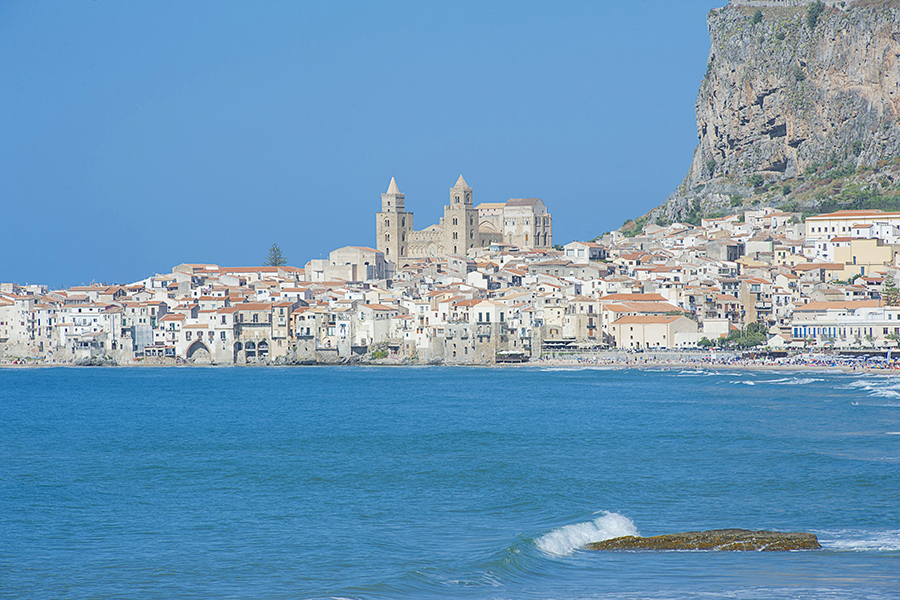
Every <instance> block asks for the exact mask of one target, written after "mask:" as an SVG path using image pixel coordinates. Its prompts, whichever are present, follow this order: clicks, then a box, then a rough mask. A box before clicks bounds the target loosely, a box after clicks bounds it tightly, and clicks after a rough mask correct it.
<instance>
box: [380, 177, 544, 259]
mask: <svg viewBox="0 0 900 600" xmlns="http://www.w3.org/2000/svg"><path fill="white" fill-rule="evenodd" d="M472 198H473V193H472V188H471V187H469V184H468V183H466V180H465V179H464V178H463V176H462V175H460V176H459V179H457V180H456V185H454V186H453V187H452V188H450V203H449V204H447V205H445V206H444V216H443V217H442V218H441V220H440V222H439V223H437V224H435V225H431V226H429V227H426V228H425V229H422V230H420V231H416V230H415V229H414V228H413V213H412V212H407V210H406V196H405V194H403V193H402V192H401V191H400V190H399V188H398V187H397V182H396V180H395V179H394V178H393V177H392V178H391V183H390V185H389V186H388V189H387V192H385V193H384V194H382V195H381V212H379V213H377V214H376V217H375V220H376V236H377V243H376V246H377V248H378V250H379V251H381V252H383V253H384V257H385V259H386V260H389V261H393V262H394V263H395V264H396V263H399V261H400V260H402V259H405V258H424V257H429V256H435V257H437V256H441V257H443V256H465V255H466V254H467V253H468V252H469V250H472V249H474V248H484V247H486V246H488V245H489V244H491V243H494V242H506V243H509V244H512V245H515V246H518V247H520V248H549V247H552V245H553V235H552V221H551V216H550V214H549V213H548V212H547V207H546V206H544V203H543V202H542V201H541V199H540V198H514V199H511V200H509V201H508V202H505V203H489V204H481V205H479V206H478V208H475V206H474V204H473V200H472Z"/></svg>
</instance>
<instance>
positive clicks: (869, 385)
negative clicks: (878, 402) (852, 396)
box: [846, 377, 900, 398]
mask: <svg viewBox="0 0 900 600" xmlns="http://www.w3.org/2000/svg"><path fill="white" fill-rule="evenodd" d="M846 387H847V389H851V390H862V391H864V392H868V394H867V395H868V396H871V397H874V398H900V382H898V381H897V380H896V379H895V378H893V377H881V378H866V379H860V380H857V381H854V382H851V383H848V384H847V386H846Z"/></svg>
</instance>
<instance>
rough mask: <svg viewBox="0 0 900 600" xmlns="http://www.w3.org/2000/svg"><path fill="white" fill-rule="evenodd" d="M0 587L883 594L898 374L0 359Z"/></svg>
mask: <svg viewBox="0 0 900 600" xmlns="http://www.w3.org/2000/svg"><path fill="white" fill-rule="evenodd" d="M730 527H738V528H747V529H771V530H779V531H810V532H813V533H815V534H816V535H818V537H819V540H820V542H821V544H822V545H823V547H824V548H823V549H822V550H816V551H802V552H734V553H732V552H696V551H695V552H614V553H601V552H592V551H587V550H584V549H583V546H584V545H585V544H586V543H588V542H591V541H597V540H601V539H606V538H609V537H616V536H619V535H627V534H638V533H639V534H640V535H658V534H665V533H674V532H680V531H693V530H702V529H715V528H730ZM0 597H3V598H54V599H55V598H79V599H81V598H204V599H206V598H253V599H260V598H261V599H267V598H286V599H287V598H291V599H293V598H373V599H380V598H416V599H428V598H472V599H478V598H486V599H507V598H509V599H514V598H525V599H528V598H536V599H544V598H559V599H581V598H584V599H588V598H629V599H630V598H634V599H637V598H651V599H670V598H672V599H674V598H679V599H680V598H696V599H703V600H708V599H716V598H728V599H737V598H750V599H757V598H759V599H763V598H766V599H768V598H816V599H818V598H848V599H850V598H852V599H861V598H863V599H864V598H872V599H881V598H900V377H887V376H877V375H848V374H840V373H822V372H774V371H758V372H742V371H721V372H715V371H699V372H695V371H690V372H687V371H685V372H680V371H678V370H672V371H649V370H603V369H574V368H573V369H565V368H562V369H552V368H536V367H529V368H493V369H491V368H440V367H423V368H417V367H406V368H390V367H381V368H374V367H373V368H367V367H281V368H279V367H272V368H238V367H232V368H160V369H155V368H41V369H12V368H7V369H0Z"/></svg>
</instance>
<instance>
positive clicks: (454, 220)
mask: <svg viewBox="0 0 900 600" xmlns="http://www.w3.org/2000/svg"><path fill="white" fill-rule="evenodd" d="M453 224H454V225H456V224H457V222H456V217H453Z"/></svg>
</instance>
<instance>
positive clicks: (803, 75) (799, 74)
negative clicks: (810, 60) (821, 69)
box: [794, 65, 806, 81]
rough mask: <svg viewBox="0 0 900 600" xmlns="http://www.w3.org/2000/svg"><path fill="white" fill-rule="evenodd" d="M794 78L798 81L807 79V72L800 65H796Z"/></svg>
mask: <svg viewBox="0 0 900 600" xmlns="http://www.w3.org/2000/svg"><path fill="white" fill-rule="evenodd" d="M794 79H796V80H797V81H803V80H804V79H806V73H804V72H803V69H801V68H800V65H797V66H795V67H794Z"/></svg>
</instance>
